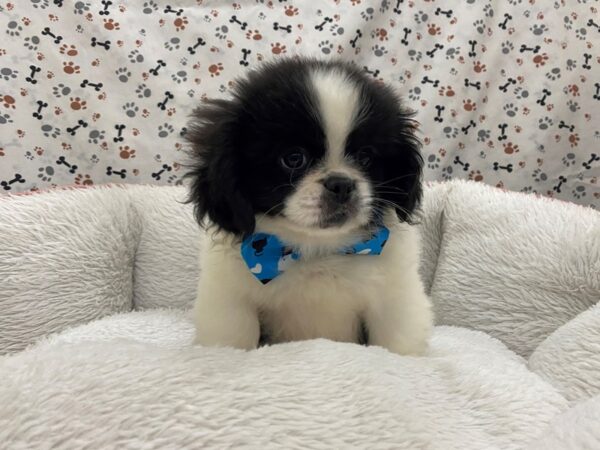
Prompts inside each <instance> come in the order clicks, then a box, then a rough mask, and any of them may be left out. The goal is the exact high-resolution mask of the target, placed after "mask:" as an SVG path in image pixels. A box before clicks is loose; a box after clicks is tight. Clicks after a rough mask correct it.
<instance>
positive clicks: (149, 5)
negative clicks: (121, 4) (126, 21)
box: [142, 0, 158, 14]
mask: <svg viewBox="0 0 600 450" xmlns="http://www.w3.org/2000/svg"><path fill="white" fill-rule="evenodd" d="M157 10H158V5H157V4H156V2H155V1H154V0H150V1H149V2H144V8H143V9H142V12H143V13H144V14H152V13H153V12H154V11H157Z"/></svg>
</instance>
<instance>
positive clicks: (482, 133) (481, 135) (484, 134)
mask: <svg viewBox="0 0 600 450" xmlns="http://www.w3.org/2000/svg"><path fill="white" fill-rule="evenodd" d="M490 135H491V131H490V130H484V129H481V130H479V131H478V132H477V140H478V141H479V142H485V141H487V140H488V139H489V138H490Z"/></svg>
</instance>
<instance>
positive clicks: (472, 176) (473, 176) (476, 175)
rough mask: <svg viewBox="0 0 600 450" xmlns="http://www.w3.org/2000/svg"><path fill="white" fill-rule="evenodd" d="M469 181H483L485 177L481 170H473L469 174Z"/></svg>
mask: <svg viewBox="0 0 600 450" xmlns="http://www.w3.org/2000/svg"><path fill="white" fill-rule="evenodd" d="M469 180H472V181H483V175H481V172H480V171H479V170H472V171H471V172H469Z"/></svg>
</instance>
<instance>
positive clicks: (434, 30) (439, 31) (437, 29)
mask: <svg viewBox="0 0 600 450" xmlns="http://www.w3.org/2000/svg"><path fill="white" fill-rule="evenodd" d="M427 32H428V33H429V34H430V35H431V36H436V35H438V34H442V29H441V28H440V27H438V26H437V25H436V24H435V23H430V24H429V25H428V26H427Z"/></svg>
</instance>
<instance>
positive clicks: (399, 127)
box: [188, 59, 432, 355]
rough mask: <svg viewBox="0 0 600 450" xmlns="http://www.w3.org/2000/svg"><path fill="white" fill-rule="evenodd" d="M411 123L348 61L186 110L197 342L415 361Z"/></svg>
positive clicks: (279, 76)
mask: <svg viewBox="0 0 600 450" xmlns="http://www.w3.org/2000/svg"><path fill="white" fill-rule="evenodd" d="M410 117H411V116H410V114H409V113H407V111H405V110H404V109H403V108H402V106H401V103H400V100H399V98H398V97H397V96H396V95H395V93H394V92H393V91H392V90H391V89H389V88H387V87H385V86H383V85H381V84H380V83H378V82H377V81H375V80H373V79H372V78H369V77H368V76H366V75H365V74H364V73H363V72H362V71H360V70H359V69H357V68H356V67H354V66H353V65H351V64H348V63H344V62H339V61H334V62H331V61H328V62H323V61H318V60H313V59H287V60H283V61H282V62H277V63H271V64H266V65H264V66H263V67H262V68H261V69H259V70H257V71H254V72H251V73H250V74H249V75H248V77H247V78H246V79H244V80H240V81H238V82H237V83H236V84H235V89H234V94H233V97H232V98H231V99H229V100H209V101H208V102H206V103H205V104H204V105H203V106H201V107H200V108H198V109H197V110H196V111H195V112H194V114H193V119H192V121H191V124H190V127H189V132H188V139H189V141H190V144H191V145H190V147H191V155H192V158H193V159H192V162H193V163H192V168H191V170H190V172H189V173H188V175H189V176H190V177H191V186H190V198H189V200H190V201H191V202H193V203H194V204H195V215H196V218H197V220H198V221H199V222H200V223H201V224H205V223H206V224H208V225H209V226H210V227H212V231H213V232H212V233H207V234H206V243H205V245H204V246H203V255H202V260H201V276H200V283H199V289H198V298H197V301H196V303H195V310H194V317H195V323H196V333H197V334H196V341H197V343H199V344H202V345H211V346H232V347H236V348H240V349H253V348H256V347H257V345H258V343H259V339H260V338H261V336H262V335H265V336H267V340H268V342H270V343H278V342H286V341H294V340H302V339H312V338H327V339H332V340H336V341H345V342H366V343H368V344H370V345H378V346H382V347H385V348H387V349H388V350H390V351H392V352H396V353H400V354H408V355H419V354H422V353H423V352H424V350H425V349H426V346H427V340H428V336H429V333H430V329H431V326H432V313H431V308H430V303H429V300H428V298H427V296H426V295H425V293H424V290H423V285H422V282H421V280H420V278H419V274H418V265H419V238H418V234H417V231H416V230H415V228H414V226H413V225H411V222H412V221H411V218H412V217H413V213H414V212H415V209H416V208H417V206H418V203H419V200H420V197H421V169H422V164H423V161H422V158H421V156H420V153H419V142H418V140H417V139H416V138H415V136H414V131H415V124H414V122H413V121H412V120H411V118H410ZM261 330H262V332H263V334H262V335H261Z"/></svg>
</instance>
